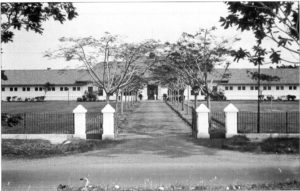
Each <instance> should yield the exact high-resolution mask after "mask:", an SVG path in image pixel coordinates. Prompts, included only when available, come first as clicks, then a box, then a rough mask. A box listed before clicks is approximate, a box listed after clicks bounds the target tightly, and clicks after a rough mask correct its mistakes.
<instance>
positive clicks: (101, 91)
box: [98, 88, 103, 96]
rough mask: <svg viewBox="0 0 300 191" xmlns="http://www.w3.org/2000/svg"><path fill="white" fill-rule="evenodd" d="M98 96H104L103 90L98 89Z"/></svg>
mask: <svg viewBox="0 0 300 191" xmlns="http://www.w3.org/2000/svg"><path fill="white" fill-rule="evenodd" d="M98 95H99V96H103V89H101V88H98Z"/></svg>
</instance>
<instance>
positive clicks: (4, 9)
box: [1, 2, 78, 43]
mask: <svg viewBox="0 0 300 191" xmlns="http://www.w3.org/2000/svg"><path fill="white" fill-rule="evenodd" d="M77 15H78V13H77V12H76V8H75V7H74V6H73V4H72V3H52V2H51V3H1V43H2V42H3V43H8V42H12V41H13V36H14V33H13V31H12V29H17V30H21V29H22V28H24V29H25V30H27V31H29V30H31V31H34V32H36V33H39V34H42V33H43V30H44V29H43V27H42V23H43V22H44V21H46V20H48V19H49V18H53V19H54V20H55V21H59V22H60V23H64V22H65V21H66V20H67V19H68V20H72V19H73V18H75V17H76V16H77Z"/></svg>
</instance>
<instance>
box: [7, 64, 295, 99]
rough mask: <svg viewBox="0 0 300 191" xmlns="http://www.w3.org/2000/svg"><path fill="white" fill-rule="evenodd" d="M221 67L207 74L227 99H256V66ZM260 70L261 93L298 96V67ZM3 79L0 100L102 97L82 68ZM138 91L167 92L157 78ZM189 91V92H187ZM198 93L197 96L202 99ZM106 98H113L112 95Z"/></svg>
mask: <svg viewBox="0 0 300 191" xmlns="http://www.w3.org/2000/svg"><path fill="white" fill-rule="evenodd" d="M222 72H223V71H222V70H220V69H216V70H215V71H214V72H213V73H212V74H210V75H209V77H208V80H209V81H210V80H213V83H212V84H213V86H214V87H213V88H216V89H218V90H219V91H222V92H223V93H224V95H225V96H226V98H227V100H255V99H257V91H258V86H257V80H256V79H253V78H252V75H251V73H253V72H257V69H229V70H228V71H227V74H228V75H227V76H228V77H227V78H221V77H220V76H221V75H220V74H221V73H222ZM261 74H266V75H269V76H273V77H274V79H273V80H271V81H267V80H261V86H260V87H261V92H262V95H264V96H269V95H272V96H273V97H274V98H275V99H277V98H278V97H282V96H287V95H294V96H296V99H300V91H299V69H298V68H296V69H287V68H285V69H261ZM5 75H6V76H7V80H2V81H1V85H2V87H1V100H3V101H6V100H7V97H11V98H13V97H14V99H16V100H23V101H24V100H25V99H26V98H27V99H28V98H34V97H37V96H45V100H76V99H77V98H78V97H82V95H84V94H85V92H96V93H97V97H98V99H99V100H105V97H106V95H105V92H104V91H103V89H101V88H100V89H99V88H97V87H96V86H94V85H93V82H92V80H91V78H90V77H89V74H88V72H87V71H86V70H75V69H72V70H52V69H49V70H5ZM139 94H142V95H143V98H142V99H143V100H148V99H149V100H151V99H160V100H161V99H163V95H164V94H168V87H164V86H162V85H160V83H159V81H158V80H157V81H151V80H149V81H148V83H147V84H145V85H144V88H143V89H141V90H140V92H139ZM184 94H185V98H186V99H187V98H188V97H189V99H191V100H193V99H194V98H195V96H194V94H193V92H192V91H191V88H186V90H185V92H184ZM188 94H189V95H188ZM204 98H205V96H204V95H203V94H202V95H201V94H200V95H199V96H198V97H197V99H199V100H203V99H204ZM110 99H116V97H115V95H113V96H111V97H110Z"/></svg>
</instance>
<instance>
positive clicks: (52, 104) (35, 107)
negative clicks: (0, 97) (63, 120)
mask: <svg viewBox="0 0 300 191" xmlns="http://www.w3.org/2000/svg"><path fill="white" fill-rule="evenodd" d="M79 104H81V105H83V106H84V107H85V108H86V109H87V110H88V112H101V109H102V108H103V107H104V106H105V105H106V102H76V101H70V102H69V103H68V102H67V101H45V102H1V112H2V113H30V112H32V113H40V112H61V113H72V111H73V109H75V108H76V107H77V106H78V105H79ZM110 104H111V105H112V106H113V107H115V102H114V101H111V102H110Z"/></svg>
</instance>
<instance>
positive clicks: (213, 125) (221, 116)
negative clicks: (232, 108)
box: [209, 112, 226, 136]
mask: <svg viewBox="0 0 300 191" xmlns="http://www.w3.org/2000/svg"><path fill="white" fill-rule="evenodd" d="M209 133H210V134H211V135H212V134H214V135H216V134H217V135H218V136H225V133H226V129H225V113H224V112H211V113H210V122H209Z"/></svg>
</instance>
